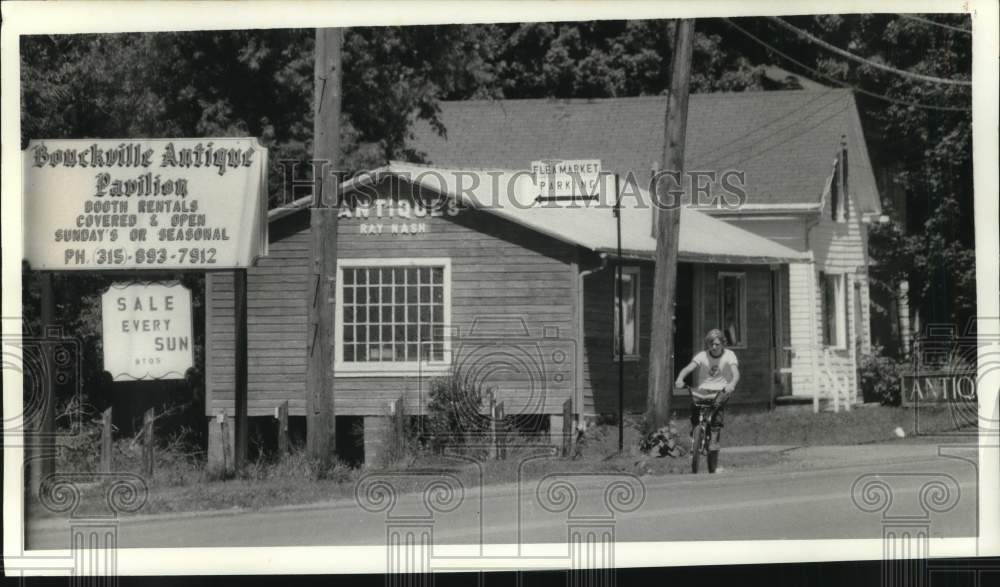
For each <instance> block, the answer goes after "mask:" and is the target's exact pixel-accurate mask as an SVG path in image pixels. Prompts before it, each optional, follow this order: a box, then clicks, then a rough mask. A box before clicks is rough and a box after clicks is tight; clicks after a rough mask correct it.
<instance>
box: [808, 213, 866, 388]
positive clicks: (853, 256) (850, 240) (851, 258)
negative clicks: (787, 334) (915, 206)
mask: <svg viewBox="0 0 1000 587" xmlns="http://www.w3.org/2000/svg"><path fill="white" fill-rule="evenodd" d="M847 204H848V219H847V221H846V222H835V221H833V220H832V218H831V211H830V206H831V202H830V201H829V198H827V199H826V200H825V201H824V206H823V209H822V210H821V213H820V218H819V219H818V222H815V224H814V225H813V226H812V227H811V229H810V230H809V239H808V241H809V245H810V250H811V251H812V253H813V259H814V262H813V263H795V264H792V265H791V267H790V280H789V303H790V320H791V326H792V332H791V335H792V340H791V343H792V344H791V346H792V349H793V353H792V369H793V371H792V390H793V393H794V394H795V395H807V396H811V395H815V394H818V395H819V396H820V397H824V398H826V397H829V396H830V392H831V390H830V384H829V376H833V377H836V378H839V380H840V381H842V382H843V383H844V384H845V385H846V386H847V388H848V396H849V398H850V399H851V400H852V401H857V399H858V386H857V375H856V374H857V367H858V361H857V356H858V354H859V353H868V352H870V351H871V325H870V319H871V309H870V300H869V291H868V267H867V262H866V260H867V255H868V251H867V245H868V243H867V226H866V225H865V223H864V222H862V218H861V216H860V212H859V210H858V207H857V205H856V202H855V199H854V197H853V196H851V197H849V198H848V200H847ZM819 272H824V273H836V274H842V275H844V276H845V287H846V289H847V296H846V297H847V306H846V308H845V309H846V313H847V348H846V349H842V350H833V351H831V353H830V357H829V359H828V361H825V360H824V359H825V351H824V349H823V346H822V332H823V330H822V329H823V316H822V304H821V300H822V293H823V292H822V284H821V283H820V281H819ZM855 284H857V285H858V287H857V289H856V288H855ZM810 289H811V291H810ZM855 304H857V305H858V306H859V307H860V317H858V316H857V313H856V312H855ZM859 318H860V319H859Z"/></svg>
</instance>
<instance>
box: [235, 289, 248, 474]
mask: <svg viewBox="0 0 1000 587" xmlns="http://www.w3.org/2000/svg"><path fill="white" fill-rule="evenodd" d="M233 320H234V322H235V340H236V348H235V352H236V358H235V359H236V360H235V364H234V366H233V368H234V373H233V387H234V395H235V398H234V401H235V406H234V407H235V410H236V414H235V415H236V451H235V453H236V454H235V459H234V463H233V466H234V467H235V468H236V469H237V470H239V469H241V468H243V464H244V462H245V461H246V457H247V439H248V434H247V378H248V377H247V375H248V374H247V270H246V269H234V270H233Z"/></svg>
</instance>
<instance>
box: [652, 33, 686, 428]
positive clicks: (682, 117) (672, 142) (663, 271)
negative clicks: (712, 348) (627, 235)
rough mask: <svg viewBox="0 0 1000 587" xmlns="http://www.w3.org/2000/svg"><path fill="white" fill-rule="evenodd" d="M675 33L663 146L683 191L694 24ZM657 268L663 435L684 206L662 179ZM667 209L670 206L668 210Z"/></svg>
mask: <svg viewBox="0 0 1000 587" xmlns="http://www.w3.org/2000/svg"><path fill="white" fill-rule="evenodd" d="M676 23H677V25H676V28H675V31H676V32H675V33H674V64H673V72H672V74H671V80H670V95H669V96H668V98H667V113H666V117H667V120H666V124H665V125H664V127H665V130H664V132H665V134H666V137H664V138H665V139H666V140H665V141H664V145H663V165H662V166H661V169H662V170H663V171H664V172H668V173H672V174H676V178H677V181H678V184H679V187H683V181H684V180H683V171H684V141H685V136H686V134H687V113H688V94H689V92H690V85H691V53H692V48H693V43H694V20H693V19H679V20H677V21H676ZM655 188H656V192H655V193H656V196H655V199H656V206H657V208H656V209H654V211H653V213H654V218H656V264H655V270H654V278H653V325H652V333H651V337H650V338H651V341H650V351H649V363H650V364H649V383H648V388H647V393H646V398H647V399H646V416H647V417H646V422H647V425H649V426H650V427H651V430H650V431H652V430H658V429H659V428H661V427H663V426H666V425H667V423H668V422H669V421H670V401H671V399H672V396H673V390H674V323H673V314H674V301H675V299H676V297H677V296H676V294H677V248H678V241H679V236H680V220H681V209H680V207H681V205H682V202H680V201H677V202H668V201H667V198H666V197H665V196H666V194H665V193H664V192H665V191H666V190H665V189H664V186H663V178H662V177H657V178H656V183H655ZM664 204H666V205H664Z"/></svg>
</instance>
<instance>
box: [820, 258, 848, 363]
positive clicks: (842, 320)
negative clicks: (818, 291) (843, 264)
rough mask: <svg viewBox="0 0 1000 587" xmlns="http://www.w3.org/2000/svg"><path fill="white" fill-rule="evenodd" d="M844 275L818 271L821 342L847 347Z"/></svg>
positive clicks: (837, 346) (827, 344) (831, 345)
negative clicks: (820, 301)
mask: <svg viewBox="0 0 1000 587" xmlns="http://www.w3.org/2000/svg"><path fill="white" fill-rule="evenodd" d="M846 277H847V276H846V275H843V274H838V273H823V272H820V274H819V278H820V287H821V288H822V291H823V297H822V306H821V311H822V313H823V344H824V345H826V346H829V347H834V348H846V347H847V287H846V285H845V281H846Z"/></svg>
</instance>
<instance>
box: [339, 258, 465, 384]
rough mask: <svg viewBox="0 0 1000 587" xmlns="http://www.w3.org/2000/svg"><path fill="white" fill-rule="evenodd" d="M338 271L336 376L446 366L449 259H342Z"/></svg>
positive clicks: (448, 318) (449, 295)
mask: <svg viewBox="0 0 1000 587" xmlns="http://www.w3.org/2000/svg"><path fill="white" fill-rule="evenodd" d="M338 269H339V275H338V277H339V279H338V282H337V311H336V312H337V316H336V337H337V339H336V351H335V352H336V370H337V373H338V374H344V375H350V374H352V373H363V374H372V373H383V374H387V375H393V374H397V375H403V374H416V373H420V372H429V371H434V370H441V369H444V368H447V365H448V361H450V356H449V354H450V350H451V349H450V340H449V337H448V329H449V326H450V323H451V293H450V290H451V262H450V260H449V259H419V258H417V259H342V260H340V261H339V262H338Z"/></svg>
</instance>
